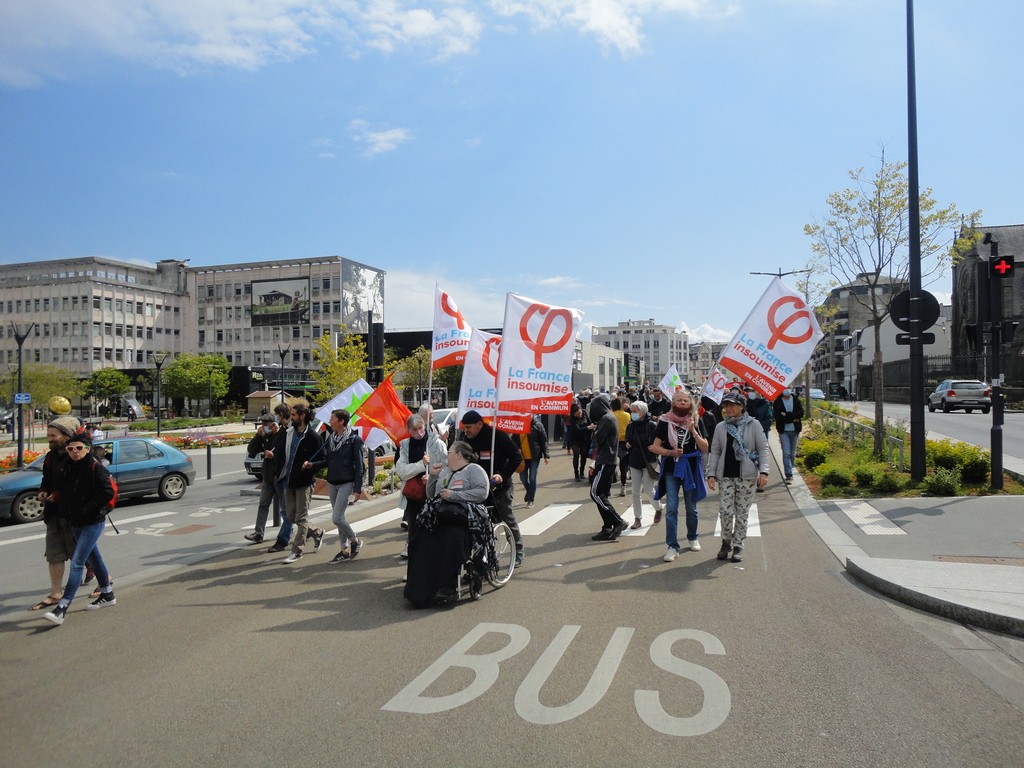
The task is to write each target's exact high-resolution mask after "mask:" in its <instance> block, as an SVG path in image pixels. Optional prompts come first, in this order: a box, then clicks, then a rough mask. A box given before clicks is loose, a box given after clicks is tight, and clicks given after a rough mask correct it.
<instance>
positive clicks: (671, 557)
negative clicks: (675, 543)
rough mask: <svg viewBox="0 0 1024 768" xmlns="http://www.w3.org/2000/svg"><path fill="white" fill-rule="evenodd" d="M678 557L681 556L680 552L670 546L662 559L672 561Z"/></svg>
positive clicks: (667, 561)
mask: <svg viewBox="0 0 1024 768" xmlns="http://www.w3.org/2000/svg"><path fill="white" fill-rule="evenodd" d="M677 557H679V553H678V552H676V551H675V550H674V549H672V547H669V548H668V549H666V550H665V556H664V557H663V558H661V559H662V560H664V561H665V562H666V563H671V562H672V561H674V560H675V559H676V558H677Z"/></svg>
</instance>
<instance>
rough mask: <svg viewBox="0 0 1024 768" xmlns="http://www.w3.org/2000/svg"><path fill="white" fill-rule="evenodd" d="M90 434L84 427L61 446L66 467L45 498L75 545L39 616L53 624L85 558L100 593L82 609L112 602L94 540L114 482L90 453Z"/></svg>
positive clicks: (75, 589)
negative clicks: (63, 578)
mask: <svg viewBox="0 0 1024 768" xmlns="http://www.w3.org/2000/svg"><path fill="white" fill-rule="evenodd" d="M91 448H92V438H91V437H90V436H89V433H88V432H86V431H85V430H82V431H81V432H77V433H75V435H73V436H72V437H71V438H69V439H68V442H67V445H66V446H65V450H66V451H67V455H68V457H69V463H68V466H67V471H66V472H65V473H64V474H63V475H62V476H61V478H60V482H59V484H58V488H57V491H56V493H55V494H50V497H49V499H48V501H52V502H54V503H56V505H57V507H58V510H59V514H60V515H61V516H62V517H65V518H67V520H68V522H69V523H70V525H71V531H72V534H73V535H74V537H75V549H74V553H73V554H72V555H71V569H70V570H69V572H68V581H67V584H65V585H64V594H63V596H62V597H61V598H60V601H59V602H58V603H57V607H56V608H54V609H53V610H52V611H50V612H49V613H46V614H43V618H44V619H46V620H47V621H49V622H51V623H53V624H57V625H60V624H63V623H64V617H65V615H66V614H67V612H68V608H69V607H70V605H71V601H72V600H74V599H75V594H76V593H77V592H78V588H79V587H80V586H81V585H82V579H83V578H84V577H85V564H86V560H88V561H89V562H90V564H91V565H92V567H93V568H94V569H95V570H96V578H97V580H98V581H99V587H100V595H99V597H98V598H97V599H96V600H95V601H94V602H92V603H90V604H89V605H87V606H86V610H94V609H97V608H106V607H108V606H111V605H115V604H116V603H117V600H116V599H115V597H114V589H113V587H112V586H111V583H110V574H109V572H108V571H107V566H106V564H105V563H104V562H103V557H102V556H101V555H100V550H99V547H98V546H97V542H99V540H100V536H102V535H103V529H104V527H105V526H106V516H107V512H108V511H109V504H110V502H111V501H112V500H113V498H114V486H113V485H112V484H111V482H110V473H109V472H108V471H107V468H106V467H104V466H103V465H102V464H100V463H99V462H98V461H96V458H95V457H94V456H93V455H92V451H91Z"/></svg>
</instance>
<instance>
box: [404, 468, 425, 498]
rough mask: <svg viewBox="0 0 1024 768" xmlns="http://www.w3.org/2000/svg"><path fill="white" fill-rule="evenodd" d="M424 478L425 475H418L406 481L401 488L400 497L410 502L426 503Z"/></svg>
mask: <svg viewBox="0 0 1024 768" xmlns="http://www.w3.org/2000/svg"><path fill="white" fill-rule="evenodd" d="M425 477H426V475H425V474H420V475H416V477H410V478H409V479H408V480H406V481H405V485H403V486H402V495H403V496H405V498H407V499H410V500H411V501H426V500H427V483H426V481H425V480H424V478H425Z"/></svg>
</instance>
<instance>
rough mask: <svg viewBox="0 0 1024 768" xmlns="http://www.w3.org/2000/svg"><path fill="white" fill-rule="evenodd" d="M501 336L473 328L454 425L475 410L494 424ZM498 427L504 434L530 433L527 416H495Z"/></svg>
mask: <svg viewBox="0 0 1024 768" xmlns="http://www.w3.org/2000/svg"><path fill="white" fill-rule="evenodd" d="M500 350H501V336H499V335H497V334H495V333H487V332H486V331H481V330H478V329H476V328H474V329H473V333H472V335H471V336H470V338H469V349H468V350H466V363H465V366H464V367H463V369H462V385H461V386H460V388H459V407H458V410H457V411H456V416H457V419H456V423H461V422H462V417H463V416H464V415H465V413H466V411H477V412H479V414H480V415H481V416H483V418H484V421H486V422H487V423H488V424H492V423H494V419H495V412H496V410H497V407H498V356H499V354H500ZM498 428H499V429H501V430H503V431H505V432H529V431H530V417H529V416H525V415H522V414H500V415H498Z"/></svg>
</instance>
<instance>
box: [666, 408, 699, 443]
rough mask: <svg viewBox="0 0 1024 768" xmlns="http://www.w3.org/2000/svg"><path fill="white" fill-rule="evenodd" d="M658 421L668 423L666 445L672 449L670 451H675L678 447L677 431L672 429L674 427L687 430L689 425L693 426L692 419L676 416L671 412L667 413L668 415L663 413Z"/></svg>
mask: <svg viewBox="0 0 1024 768" xmlns="http://www.w3.org/2000/svg"><path fill="white" fill-rule="evenodd" d="M658 421H664V422H667V423H668V425H669V430H668V444H669V445H670V446H671V447H672V450H675V449H676V448H678V447H679V434H678V432H677V430H675V429H673V428H672V427H673V426H675V427H680V428H682V429H689V428H690V425H691V424H693V417H692V416H676V415H675V414H674V413H672V411H669V412H668V413H663V414H662V415H661V416H659V417H658Z"/></svg>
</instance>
